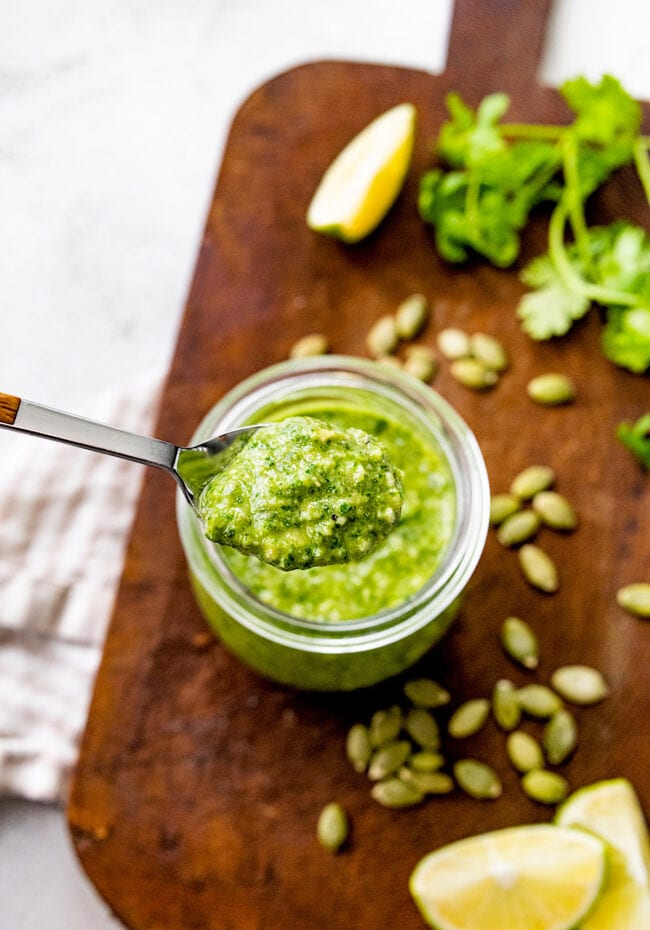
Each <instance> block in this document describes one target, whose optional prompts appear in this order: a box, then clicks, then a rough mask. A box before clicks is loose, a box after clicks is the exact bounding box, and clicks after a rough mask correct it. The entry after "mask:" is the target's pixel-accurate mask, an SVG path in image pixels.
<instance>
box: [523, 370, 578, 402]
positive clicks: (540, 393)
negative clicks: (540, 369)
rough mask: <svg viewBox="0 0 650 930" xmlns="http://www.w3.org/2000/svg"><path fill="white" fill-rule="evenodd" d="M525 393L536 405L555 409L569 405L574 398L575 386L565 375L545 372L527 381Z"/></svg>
mask: <svg viewBox="0 0 650 930" xmlns="http://www.w3.org/2000/svg"><path fill="white" fill-rule="evenodd" d="M526 393H527V394H528V396H529V397H530V399H531V400H534V401H535V402H536V403H538V404H544V405H545V406H549V407H555V406H557V405H559V404H569V403H571V401H572V400H574V399H575V396H576V386H575V384H574V382H573V381H572V380H571V378H568V377H567V376H566V375H561V374H557V373H556V372H547V373H546V374H543V375H538V376H537V377H536V378H533V379H532V380H531V381H529V382H528V385H527V387H526Z"/></svg>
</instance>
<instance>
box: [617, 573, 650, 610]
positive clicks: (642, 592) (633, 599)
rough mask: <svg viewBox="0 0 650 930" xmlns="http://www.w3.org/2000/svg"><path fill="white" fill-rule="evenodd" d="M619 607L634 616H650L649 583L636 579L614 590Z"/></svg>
mask: <svg viewBox="0 0 650 930" xmlns="http://www.w3.org/2000/svg"><path fill="white" fill-rule="evenodd" d="M616 602H617V603H618V606H619V607H622V608H623V610H626V611H627V612H628V613H630V614H633V615H634V616H635V617H643V618H644V619H646V620H647V619H648V618H650V583H648V582H646V581H637V582H635V583H634V584H626V585H624V586H623V587H622V588H619V589H618V591H617V592H616Z"/></svg>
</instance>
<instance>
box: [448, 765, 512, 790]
mask: <svg viewBox="0 0 650 930" xmlns="http://www.w3.org/2000/svg"><path fill="white" fill-rule="evenodd" d="M454 777H455V779H456V782H457V783H458V786H459V787H460V788H462V790H463V791H464V792H465V794H468V795H469V796H470V797H472V798H476V799H478V800H488V799H494V798H498V797H499V796H500V795H501V794H502V793H503V786H502V784H501V779H500V778H499V776H498V775H497V773H496V772H495V771H494V769H493V768H492V767H491V766H489V765H486V763H485V762H480V761H479V760H478V759H459V760H458V762H456V763H455V764H454Z"/></svg>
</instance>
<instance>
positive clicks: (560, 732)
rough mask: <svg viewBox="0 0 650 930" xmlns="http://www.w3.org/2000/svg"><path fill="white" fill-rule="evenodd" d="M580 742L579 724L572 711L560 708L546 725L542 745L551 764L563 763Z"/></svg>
mask: <svg viewBox="0 0 650 930" xmlns="http://www.w3.org/2000/svg"><path fill="white" fill-rule="evenodd" d="M577 743H578V725H577V723H576V720H575V717H574V716H573V714H572V713H571V711H569V710H566V709H565V708H562V709H561V710H558V711H557V712H556V713H555V714H553V716H552V717H551V719H550V720H549V722H548V723H547V724H546V726H545V727H544V732H543V734H542V745H543V747H544V752H545V753H546V758H547V759H548V761H549V762H550V764H551V765H561V764H562V763H563V762H564V761H565V759H568V758H569V756H570V755H571V753H572V752H573V750H574V749H575V748H576V745H577Z"/></svg>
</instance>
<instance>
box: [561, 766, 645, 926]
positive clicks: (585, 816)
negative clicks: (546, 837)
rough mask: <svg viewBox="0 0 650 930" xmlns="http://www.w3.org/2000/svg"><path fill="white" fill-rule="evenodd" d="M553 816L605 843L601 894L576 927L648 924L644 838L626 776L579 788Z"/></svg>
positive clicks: (643, 826) (632, 792) (642, 821)
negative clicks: (605, 875)
mask: <svg viewBox="0 0 650 930" xmlns="http://www.w3.org/2000/svg"><path fill="white" fill-rule="evenodd" d="M556 820H557V822H558V823H559V824H562V825H563V826H566V827H581V828H583V829H585V830H589V831H590V832H591V833H594V834H595V835H597V836H599V837H601V838H602V839H604V840H605V841H606V842H607V843H609V845H610V846H611V855H610V868H609V875H608V878H607V881H606V884H605V888H604V890H603V894H602V897H601V898H600V899H599V901H598V903H597V905H596V907H595V908H594V910H593V912H592V913H591V914H590V915H589V917H588V918H587V920H586V921H585V923H584V924H583V925H582V928H581V930H648V928H650V841H649V839H648V828H647V825H646V822H645V819H644V817H643V812H642V810H641V806H640V804H639V801H638V798H637V796H636V793H635V791H634V788H633V787H632V785H631V784H630V783H629V781H627V779H625V778H615V779H611V780H610V781H602V782H597V783H596V784H594V785H588V786H587V787H586V788H581V789H580V790H579V791H576V792H575V793H574V794H572V795H571V796H570V797H569V798H568V799H567V801H565V803H564V804H563V805H562V807H561V808H560V810H559V811H558V814H557V817H556Z"/></svg>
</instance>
